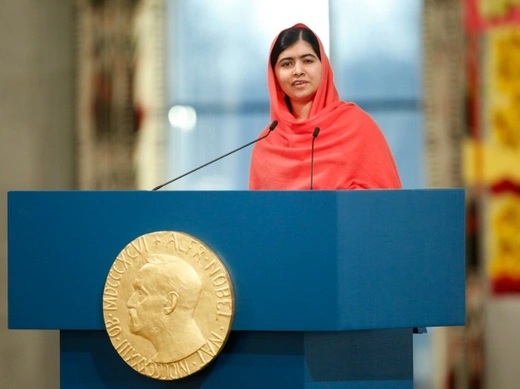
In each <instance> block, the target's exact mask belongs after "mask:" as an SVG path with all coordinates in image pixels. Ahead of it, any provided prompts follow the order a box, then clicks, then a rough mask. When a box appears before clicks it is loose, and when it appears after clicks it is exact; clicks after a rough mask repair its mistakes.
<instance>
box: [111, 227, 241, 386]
mask: <svg viewBox="0 0 520 389" xmlns="http://www.w3.org/2000/svg"><path fill="white" fill-rule="evenodd" d="M234 310H235V301H234V295H233V288H232V283H231V279H230V277H229V274H228V272H227V270H226V268H225V266H224V264H223V263H222V262H221V261H220V259H219V258H218V257H217V255H216V254H215V253H214V252H213V251H212V250H211V249H210V248H209V247H208V246H206V245H205V244H204V243H203V242H201V241H200V240H198V239H196V238H194V237H193V236H191V235H188V234H185V233H182V232H176V231H159V232H153V233H149V234H145V235H142V236H139V237H138V238H136V239H134V240H133V241H132V242H130V243H129V244H128V245H127V246H126V247H125V248H124V249H123V250H122V251H121V252H120V253H119V255H118V256H117V257H116V259H115V261H114V263H113V265H112V267H111V268H110V271H109V272H108V276H107V279H106V282H105V289H104V291H103V317H104V320H105V326H106V330H107V333H108V336H109V337H110V340H111V342H112V345H113V346H114V348H115V350H116V351H117V352H118V354H119V355H120V356H121V358H123V360H124V361H125V362H126V363H127V364H128V365H130V366H131V367H132V368H133V369H134V370H136V371H137V372H139V373H141V374H143V375H146V376H148V377H151V378H155V379H159V380H175V379H179V378H183V377H186V376H188V375H191V374H193V373H195V372H197V371H199V370H200V369H202V368H203V367H204V366H206V365H207V364H208V363H209V362H211V361H212V360H213V359H214V358H216V356H217V355H218V353H219V352H220V351H221V350H222V348H223V346H224V344H225V342H226V340H227V338H228V335H229V333H230V331H231V324H232V321H233V317H234Z"/></svg>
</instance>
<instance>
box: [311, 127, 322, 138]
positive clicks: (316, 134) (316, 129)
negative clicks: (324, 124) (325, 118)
mask: <svg viewBox="0 0 520 389" xmlns="http://www.w3.org/2000/svg"><path fill="white" fill-rule="evenodd" d="M319 133H320V128H319V127H316V128H315V129H314V132H313V133H312V136H313V137H315V138H316V137H317V136H318V134H319Z"/></svg>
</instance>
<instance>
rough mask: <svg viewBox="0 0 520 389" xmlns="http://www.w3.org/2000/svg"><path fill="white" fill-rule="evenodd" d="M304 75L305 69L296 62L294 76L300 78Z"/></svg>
mask: <svg viewBox="0 0 520 389" xmlns="http://www.w3.org/2000/svg"><path fill="white" fill-rule="evenodd" d="M302 73H303V68H302V66H301V65H300V63H298V62H296V64H295V65H294V72H293V74H294V75H295V76H299V75H301V74H302Z"/></svg>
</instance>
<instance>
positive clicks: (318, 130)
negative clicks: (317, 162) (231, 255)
mask: <svg viewBox="0 0 520 389" xmlns="http://www.w3.org/2000/svg"><path fill="white" fill-rule="evenodd" d="M319 133H320V128H319V127H316V128H315V129H314V132H313V133H312V146H311V147H312V148H311V190H312V183H313V180H314V141H315V140H316V138H317V137H318V134H319Z"/></svg>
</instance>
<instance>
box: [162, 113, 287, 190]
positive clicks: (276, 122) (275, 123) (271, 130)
mask: <svg viewBox="0 0 520 389" xmlns="http://www.w3.org/2000/svg"><path fill="white" fill-rule="evenodd" d="M277 125H278V121H277V120H275V121H273V122H272V123H271V125H270V126H269V132H267V134H265V135H264V136H261V137H260V138H257V139H255V140H254V141H252V142H249V143H247V144H245V145H243V146H241V147H239V148H238V149H235V150H233V151H230V152H229V153H227V154H224V155H221V156H220V157H218V158H215V159H214V160H212V161H209V162H206V163H205V164H204V165H201V166H199V167H197V168H195V169H193V170H190V171H189V172H187V173H184V174H183V175H181V176H179V177H175V178H174V179H172V180H170V181H168V182H165V183H164V184H161V185H158V186H156V187H155V188H153V189H152V191H154V190H158V189H161V188H162V187H163V186H166V185H168V184H171V183H172V182H174V181H177V180H180V179H181V178H183V177H185V176H187V175H188V174H191V173H194V172H196V171H197V170H199V169H202V168H203V167H206V166H208V165H211V164H212V163H213V162H217V161H218V160H220V159H222V158H225V157H227V156H228V155H231V154H233V153H236V152H237V151H239V150H242V149H243V148H245V147H247V146H250V145H252V144H253V143H256V142H258V141H260V140H262V139H265V138H267V137H268V136H269V134H271V132H273V130H274V129H275V128H276V126H277Z"/></svg>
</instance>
